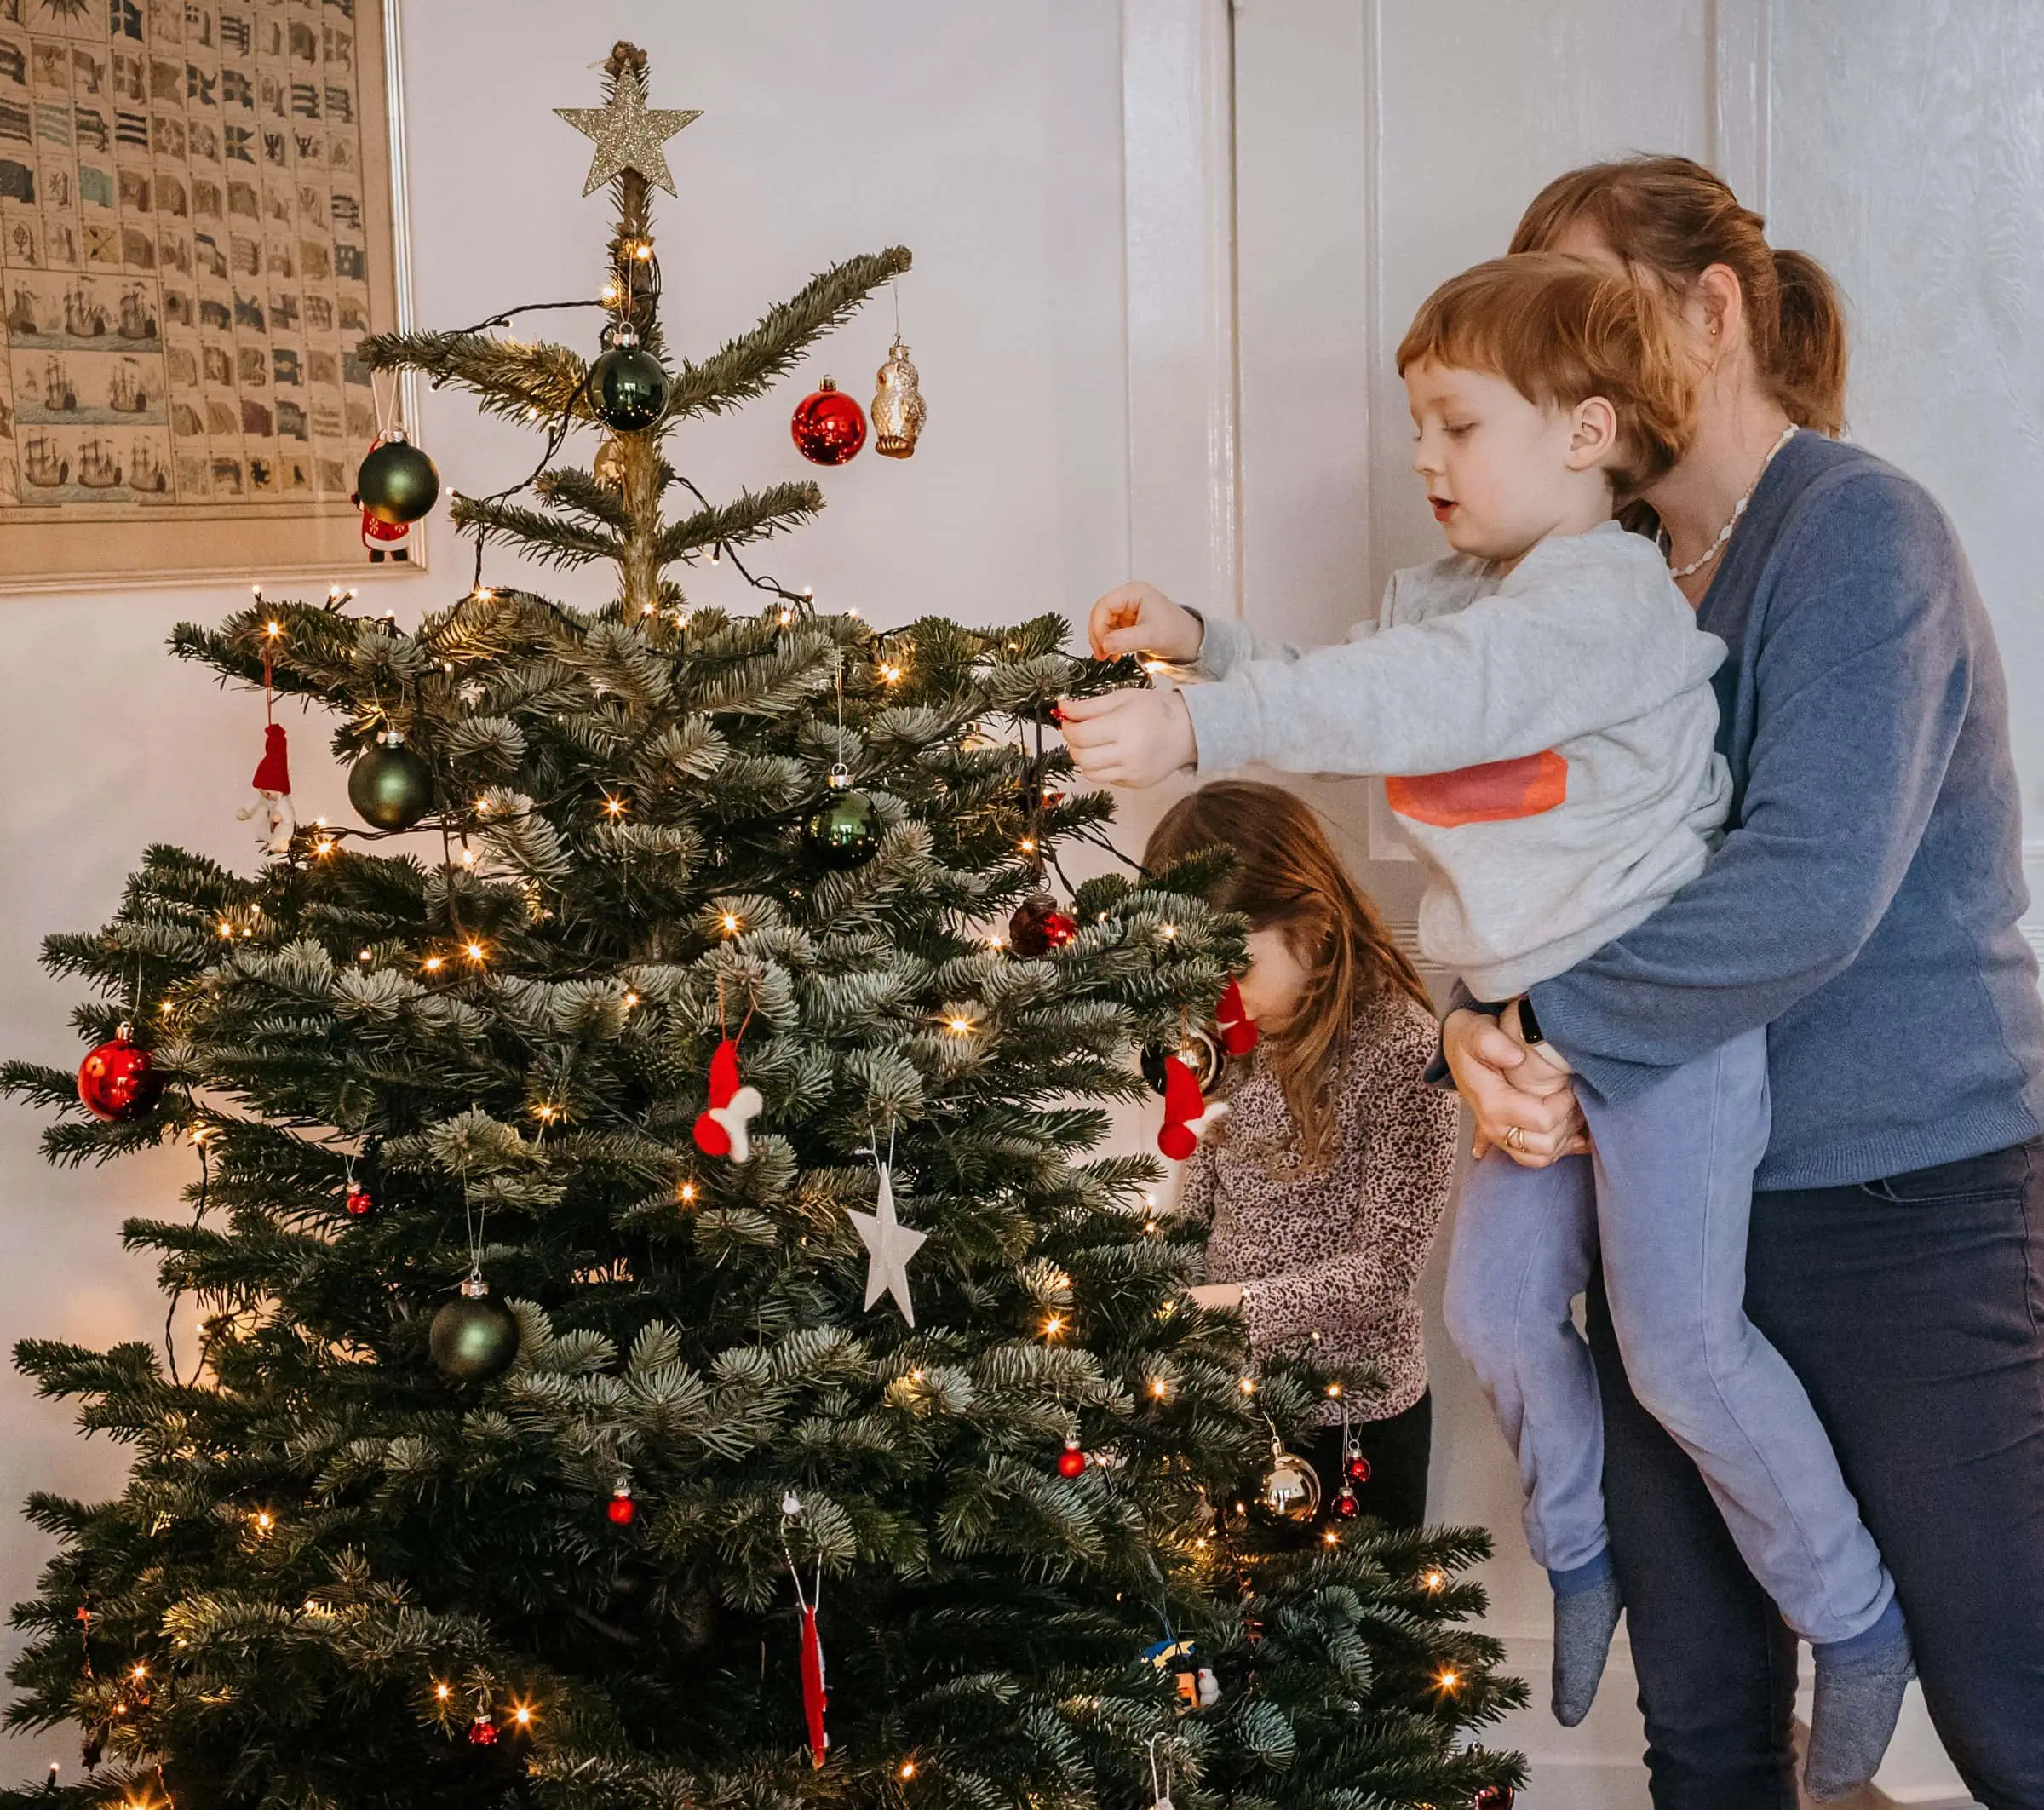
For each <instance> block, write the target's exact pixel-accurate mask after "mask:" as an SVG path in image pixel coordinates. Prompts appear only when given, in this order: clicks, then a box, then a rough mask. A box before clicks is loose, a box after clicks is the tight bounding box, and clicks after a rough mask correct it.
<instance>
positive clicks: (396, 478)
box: [355, 438, 440, 528]
mask: <svg viewBox="0 0 2044 1810" xmlns="http://www.w3.org/2000/svg"><path fill="white" fill-rule="evenodd" d="M439 494H440V474H439V472H437V471H435V470H434V469H433V461H432V460H431V459H429V458H428V457H426V455H425V454H424V453H422V452H421V451H419V449H418V448H417V447H416V446H414V445H410V444H409V443H408V442H406V441H405V440H398V439H394V438H393V439H390V440H381V441H379V442H378V443H377V444H376V445H374V446H371V447H370V449H369V457H366V458H365V459H364V460H363V461H362V467H361V469H360V470H359V471H358V472H357V473H356V474H355V501H356V502H357V503H360V504H361V506H362V507H363V508H364V509H367V510H368V511H369V513H370V514H371V515H373V516H375V517H376V520H378V521H380V522H382V524H383V525H384V526H386V527H391V528H398V527H402V526H404V525H405V523H406V522H409V521H416V520H419V519H420V518H421V517H422V516H423V515H426V514H430V513H431V511H432V509H433V504H434V503H435V502H436V501H438V500H439Z"/></svg>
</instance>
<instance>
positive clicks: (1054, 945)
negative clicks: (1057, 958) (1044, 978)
mask: <svg viewBox="0 0 2044 1810" xmlns="http://www.w3.org/2000/svg"><path fill="white" fill-rule="evenodd" d="M1077 934H1079V921H1078V920H1077V918H1076V917H1072V916H1068V915H1067V914H1066V913H1065V912H1063V911H1059V909H1058V902H1057V900H1056V899H1053V898H1052V897H1051V896H1050V894H1048V893H1031V894H1030V895H1029V897H1028V898H1026V899H1024V900H1023V901H1022V903H1021V905H1020V906H1019V907H1018V908H1017V910H1016V912H1015V915H1014V916H1013V917H1011V918H1009V919H1008V946H1009V947H1010V948H1011V949H1013V951H1014V952H1015V953H1016V954H1017V955H1019V956H1047V955H1048V954H1049V953H1050V952H1051V951H1052V950H1054V949H1062V948H1063V947H1064V946H1065V945H1066V944H1067V943H1069V942H1070V941H1071V939H1073V938H1074V937H1076V936H1077Z"/></svg>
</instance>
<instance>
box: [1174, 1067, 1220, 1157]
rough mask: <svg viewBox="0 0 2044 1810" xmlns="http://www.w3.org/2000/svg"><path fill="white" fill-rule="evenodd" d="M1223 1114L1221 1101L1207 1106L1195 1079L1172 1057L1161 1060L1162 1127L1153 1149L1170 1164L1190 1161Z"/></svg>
mask: <svg viewBox="0 0 2044 1810" xmlns="http://www.w3.org/2000/svg"><path fill="white" fill-rule="evenodd" d="M1227 1110H1228V1103H1227V1102H1226V1100H1215V1101H1214V1104H1213V1105H1212V1106H1209V1105H1208V1104H1207V1102H1206V1100H1205V1098H1204V1096H1203V1095H1201V1093H1200V1091H1199V1081H1198V1077H1197V1076H1195V1075H1194V1074H1193V1072H1192V1071H1191V1069H1189V1068H1188V1067H1186V1065H1185V1064H1184V1063H1183V1062H1181V1061H1180V1060H1179V1059H1178V1058H1177V1057H1176V1056H1166V1057H1165V1058H1164V1126H1163V1130H1161V1131H1159V1132H1158V1133H1157V1148H1158V1149H1159V1150H1161V1151H1163V1153H1164V1154H1165V1155H1166V1156H1168V1158H1170V1159H1171V1160H1172V1161H1173V1162H1174V1163H1183V1162H1185V1161H1186V1159H1187V1158H1189V1157H1191V1154H1192V1152H1194V1151H1196V1150H1197V1149H1198V1148H1199V1141H1200V1139H1201V1137H1203V1135H1205V1133H1206V1132H1207V1130H1208V1129H1209V1127H1211V1126H1213V1125H1216V1124H1218V1123H1220V1120H1221V1119H1222V1118H1224V1117H1225V1116H1226V1112H1227Z"/></svg>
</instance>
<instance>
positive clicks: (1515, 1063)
mask: <svg viewBox="0 0 2044 1810" xmlns="http://www.w3.org/2000/svg"><path fill="white" fill-rule="evenodd" d="M1441 1049H1442V1053H1443V1054H1444V1055H1445V1056H1446V1057H1447V1058H1448V1067H1449V1070H1450V1072H1451V1073H1452V1074H1453V1075H1454V1076H1455V1087H1456V1089H1457V1090H1458V1091H1459V1092H1460V1093H1461V1096H1462V1098H1463V1099H1464V1100H1467V1101H1468V1102H1469V1110H1470V1111H1471V1112H1473V1113H1474V1114H1475V1115H1476V1141H1475V1143H1474V1145H1473V1146H1472V1147H1471V1151H1470V1154H1471V1155H1473V1156H1477V1157H1480V1156H1482V1155H1483V1154H1484V1152H1486V1151H1488V1150H1490V1148H1491V1147H1492V1146H1496V1147H1497V1148H1498V1149H1500V1150H1502V1151H1503V1152H1505V1154H1506V1155H1507V1156H1508V1157H1510V1158H1512V1160H1513V1162H1515V1163H1518V1164H1521V1165H1523V1166H1524V1168H1527V1169H1545V1168H1546V1167H1547V1165H1548V1164H1550V1163H1553V1161H1555V1160H1556V1159H1557V1158H1560V1157H1573V1156H1580V1155H1582V1153H1583V1152H1585V1151H1587V1150H1588V1148H1589V1147H1590V1141H1589V1135H1588V1127H1587V1126H1586V1125H1585V1124H1584V1123H1583V1118H1582V1107H1580V1106H1577V1105H1576V1093H1575V1089H1573V1088H1570V1087H1568V1086H1561V1087H1558V1088H1555V1089H1553V1091H1552V1092H1529V1091H1528V1090H1527V1089H1526V1088H1525V1087H1524V1086H1523V1085H1521V1084H1520V1083H1521V1082H1522V1081H1523V1080H1534V1081H1535V1083H1536V1087H1543V1088H1544V1087H1545V1086H1546V1085H1547V1083H1548V1082H1549V1080H1550V1079H1551V1078H1552V1074H1551V1071H1550V1072H1548V1073H1537V1072H1528V1073H1527V1074H1526V1075H1524V1076H1521V1075H1519V1074H1517V1073H1516V1071H1519V1070H1520V1069H1521V1068H1523V1067H1524V1066H1525V1065H1527V1064H1528V1063H1531V1062H1535V1061H1536V1058H1535V1056H1534V1054H1533V1053H1532V1052H1531V1051H1530V1050H1529V1049H1527V1048H1526V1047H1525V1045H1524V1044H1523V1043H1519V1042H1518V1041H1517V1040H1516V1039H1515V1038H1513V1037H1512V1036H1511V1034H1510V1033H1509V1032H1507V1031H1506V1030H1505V1029H1504V1028H1503V1027H1502V1026H1501V1025H1500V1024H1499V1023H1498V1022H1497V1020H1496V1019H1494V1018H1490V1017H1487V1016H1485V1015H1484V1014H1483V1013H1481V1012H1472V1011H1470V1010H1468V1009H1467V1008H1464V1009H1462V1010H1461V1011H1458V1012H1450V1014H1448V1019H1447V1022H1446V1023H1445V1024H1444V1025H1443V1026H1441ZM1546 1066H1547V1065H1544V1064H1542V1065H1540V1067H1541V1068H1545V1067H1546ZM1513 1128H1516V1129H1517V1130H1518V1133H1519V1136H1518V1138H1517V1140H1516V1141H1507V1138H1506V1135H1505V1134H1506V1133H1507V1131H1508V1130H1510V1129H1513Z"/></svg>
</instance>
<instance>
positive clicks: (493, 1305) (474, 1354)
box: [427, 1291, 518, 1382]
mask: <svg viewBox="0 0 2044 1810" xmlns="http://www.w3.org/2000/svg"><path fill="white" fill-rule="evenodd" d="M427 1348H428V1350H429V1351H431V1352H432V1353H433V1362H434V1363H435V1364H437V1365H439V1367H440V1369H441V1370H442V1371H443V1372H444V1373H445V1375H447V1376H451V1377H452V1378H453V1379H454V1380H455V1381H456V1382H489V1381H490V1379H491V1377H492V1376H502V1375H503V1373H504V1372H505V1371H506V1370H509V1369H510V1368H511V1365H512V1364H513V1363H514V1361H515V1360H516V1359H517V1357H518V1316H517V1315H516V1314H514V1313H512V1311H511V1310H510V1308H508V1307H506V1306H505V1305H504V1304H503V1302H502V1301H497V1300H495V1299H493V1298H492V1297H491V1296H489V1295H487V1294H484V1295H470V1294H468V1293H467V1292H466V1291H464V1292H463V1293H462V1294H461V1295H459V1296H456V1298H455V1299H454V1300H452V1301H449V1302H448V1303H447V1304H446V1305H445V1307H442V1308H441V1309H440V1311H439V1313H436V1314H434V1315H433V1329H432V1330H431V1332H430V1333H429V1334H428V1336H427Z"/></svg>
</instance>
